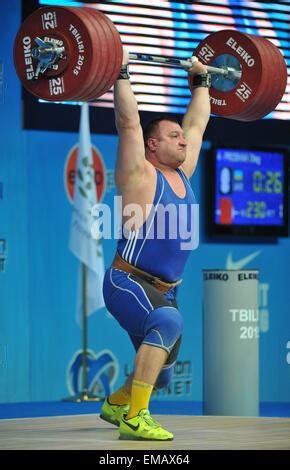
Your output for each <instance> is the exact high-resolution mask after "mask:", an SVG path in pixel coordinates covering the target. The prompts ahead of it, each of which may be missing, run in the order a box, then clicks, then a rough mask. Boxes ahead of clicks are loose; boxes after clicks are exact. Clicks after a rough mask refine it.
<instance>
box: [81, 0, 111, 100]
mask: <svg viewBox="0 0 290 470" xmlns="http://www.w3.org/2000/svg"><path fill="white" fill-rule="evenodd" d="M80 10H81V14H82V15H83V16H84V17H86V21H88V22H89V23H90V25H91V27H92V28H93V35H94V38H95V40H94V49H96V54H97V58H96V60H94V61H93V64H92V65H93V67H92V73H91V76H90V77H89V80H88V82H87V86H86V87H85V88H83V89H82V91H81V93H80V95H78V96H77V99H79V100H81V101H87V97H88V96H89V95H90V93H91V92H92V91H93V90H100V89H101V88H102V87H103V85H104V82H105V81H106V73H105V72H106V68H107V66H106V55H105V47H104V43H105V41H106V38H105V35H104V32H103V28H102V25H100V23H99V22H97V21H96V20H95V16H94V15H93V11H94V10H93V9H92V8H80Z"/></svg>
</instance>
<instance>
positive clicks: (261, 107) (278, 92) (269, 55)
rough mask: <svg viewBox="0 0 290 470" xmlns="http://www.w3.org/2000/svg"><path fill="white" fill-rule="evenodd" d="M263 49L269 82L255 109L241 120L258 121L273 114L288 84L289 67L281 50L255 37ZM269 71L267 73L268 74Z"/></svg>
mask: <svg viewBox="0 0 290 470" xmlns="http://www.w3.org/2000/svg"><path fill="white" fill-rule="evenodd" d="M255 41H256V43H260V46H261V47H262V48H263V64H264V67H265V72H264V75H265V76H266V74H267V81H266V83H265V86H264V87H262V90H261V93H260V96H259V97H258V99H257V101H256V103H255V106H254V108H253V109H252V110H251V111H250V110H248V112H245V113H242V114H241V115H239V117H238V119H239V120H243V121H244V120H247V121H249V120H251V121H253V120H257V119H261V118H262V117H264V116H266V115H267V114H269V113H270V112H272V111H273V110H274V109H275V108H276V106H277V105H278V103H279V102H280V101H281V98H282V96H283V94H284V93H285V88H286V84H287V66H286V64H285V60H284V58H283V56H282V54H281V52H280V51H279V49H278V48H277V47H276V46H275V45H274V44H272V43H271V42H270V41H268V40H267V39H265V38H261V37H257V36H256V37H255ZM266 69H267V72H266Z"/></svg>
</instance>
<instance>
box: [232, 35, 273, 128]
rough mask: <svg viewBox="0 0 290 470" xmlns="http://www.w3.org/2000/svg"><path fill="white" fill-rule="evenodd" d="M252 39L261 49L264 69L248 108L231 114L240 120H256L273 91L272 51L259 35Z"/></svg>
mask: <svg viewBox="0 0 290 470" xmlns="http://www.w3.org/2000/svg"><path fill="white" fill-rule="evenodd" d="M251 39H252V41H254V42H255V44H256V47H257V49H258V50H259V52H260V54H261V57H262V58H263V61H262V70H261V76H260V78H259V87H258V89H257V91H256V93H255V96H254V99H253V100H252V102H251V103H250V105H249V106H248V108H246V109H243V110H241V112H239V113H238V114H235V115H234V116H229V117H230V118H231V119H236V120H239V121H254V120H256V119H257V118H256V116H258V115H259V114H260V109H261V106H263V103H264V102H265V101H267V100H268V95H269V94H270V93H271V90H270V87H269V84H270V83H271V74H270V72H271V70H270V68H269V66H268V63H269V61H270V60H271V56H270V52H269V50H268V49H266V48H265V45H264V44H263V43H262V42H261V41H259V38H258V37H257V36H251Z"/></svg>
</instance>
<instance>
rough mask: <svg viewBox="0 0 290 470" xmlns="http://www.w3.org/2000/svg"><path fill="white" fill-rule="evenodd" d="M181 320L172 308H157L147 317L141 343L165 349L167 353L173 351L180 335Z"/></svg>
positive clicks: (179, 315) (176, 311)
mask: <svg viewBox="0 0 290 470" xmlns="http://www.w3.org/2000/svg"><path fill="white" fill-rule="evenodd" d="M182 329H183V319H182V316H181V314H180V312H179V311H178V310H177V309H176V308H174V307H167V306H166V307H165V306H164V307H158V308H156V309H155V310H153V311H152V312H151V313H150V314H149V315H148V317H147V319H146V321H145V325H144V331H145V335H144V339H143V341H142V342H143V343H145V344H150V345H152V346H157V347H159V348H162V349H165V351H167V352H168V353H170V352H171V350H172V349H173V347H174V345H175V343H176V341H177V340H178V338H179V337H180V336H181V334H182Z"/></svg>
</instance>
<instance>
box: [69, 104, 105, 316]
mask: <svg viewBox="0 0 290 470" xmlns="http://www.w3.org/2000/svg"><path fill="white" fill-rule="evenodd" d="M95 204H97V193H96V184H95V177H94V164H93V157H92V147H91V138H90V123H89V107H88V103H83V104H82V106H81V118H80V130H79V150H78V158H77V165H76V175H75V186H74V203H73V213H72V220H71V229H70V241H69V248H70V250H71V251H72V252H73V254H74V255H75V256H76V257H77V258H79V260H80V261H81V262H82V263H84V264H85V265H86V266H87V289H86V290H87V293H86V294H87V315H90V314H92V313H93V312H95V311H96V310H98V309H99V308H102V307H104V305H105V304H104V299H103V279H104V259H103V250H102V244H101V240H96V239H94V238H93V237H92V235H91V225H92V217H91V210H92V207H93V206H94V205H95ZM80 273H81V266H80ZM80 278H81V276H80ZM80 281H81V279H79V283H78V284H79V286H78V300H77V320H78V322H79V321H80V318H81V315H82V283H81V282H80Z"/></svg>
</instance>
